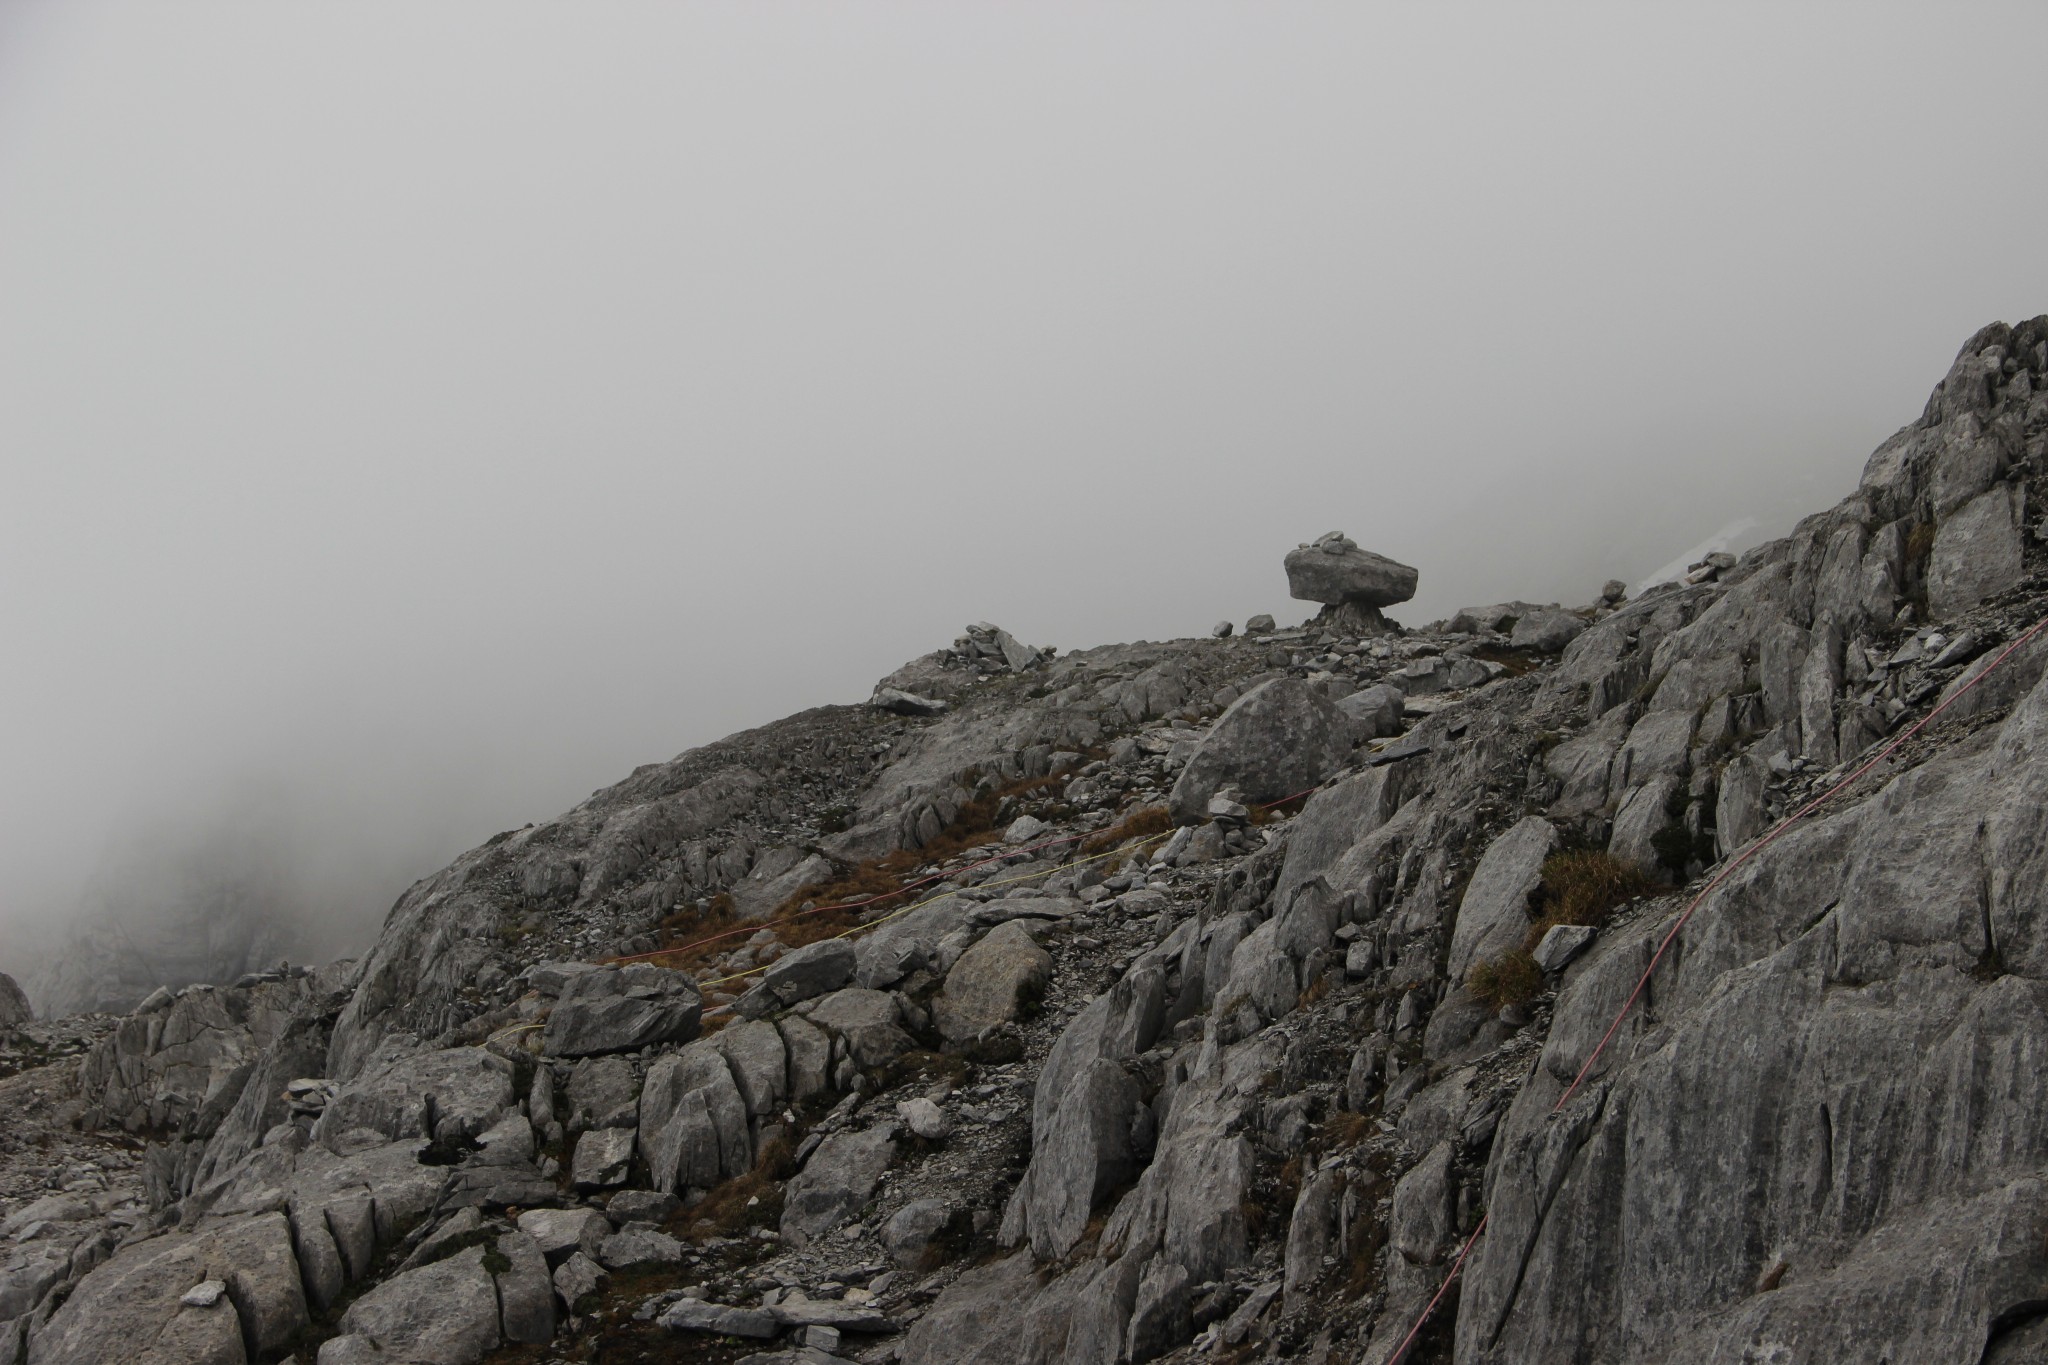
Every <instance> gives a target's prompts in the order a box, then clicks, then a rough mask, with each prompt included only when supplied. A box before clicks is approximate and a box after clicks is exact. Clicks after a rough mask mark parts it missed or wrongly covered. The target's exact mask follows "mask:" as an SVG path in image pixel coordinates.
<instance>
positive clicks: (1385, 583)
mask: <svg viewBox="0 0 2048 1365" xmlns="http://www.w3.org/2000/svg"><path fill="white" fill-rule="evenodd" d="M1416 577H1417V575H1416V572H1415V570H1413V569H1411V568H1409V567H1408V566H1407V565H1406V564H1400V563H1397V562H1395V561H1394V560H1391V559H1388V558H1387V557H1386V556H1385V555H1376V554H1374V553H1373V552H1372V551H1370V550H1361V549H1359V548H1358V546H1357V544H1356V543H1355V542H1353V541H1352V540H1351V538H1350V537H1349V536H1346V535H1345V534H1344V533H1343V532H1341V531H1332V532H1330V533H1329V534H1328V535H1326V536H1322V537H1320V538H1319V539H1317V540H1316V542H1315V543H1314V544H1313V545H1300V546H1297V547H1295V548H1294V549H1292V550H1289V551H1288V552H1287V593H1288V595H1289V596H1290V597H1295V598H1298V599H1300V600H1301V601H1304V602H1323V603H1327V604H1328V605H1330V606H1336V605H1338V604H1340V603H1345V602H1354V603H1357V604H1358V605H1359V606H1362V607H1372V608H1375V609H1377V608H1379V607H1391V606H1393V605H1394V604H1395V603H1397V602H1406V601H1407V600H1408V599H1409V598H1411V597H1413V596H1415V583H1416Z"/></svg>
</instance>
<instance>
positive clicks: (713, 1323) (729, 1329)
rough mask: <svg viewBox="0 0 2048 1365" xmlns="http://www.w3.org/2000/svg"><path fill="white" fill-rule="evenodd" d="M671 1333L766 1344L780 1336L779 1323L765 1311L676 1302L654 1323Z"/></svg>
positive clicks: (699, 1301)
mask: <svg viewBox="0 0 2048 1365" xmlns="http://www.w3.org/2000/svg"><path fill="white" fill-rule="evenodd" d="M656 1321H658V1322H659V1323H660V1324H661V1325H662V1326H663V1327H666V1328H667V1329H668V1330H669V1331H671V1332H706V1333H710V1334H712V1335H715V1336H722V1337H752V1338H754V1339H755V1340H757V1341H766V1340H768V1339H769V1338H770V1337H774V1336H779V1335H780V1334H781V1332H782V1323H781V1321H780V1320H779V1319H778V1318H777V1317H776V1316H775V1315H774V1314H773V1313H770V1312H768V1311H766V1310H765V1309H760V1308H729V1307H727V1306H726V1305H724V1304H722V1303H706V1302H705V1301H704V1300H702V1299H678V1300H676V1301H675V1302H674V1303H673V1304H670V1305H669V1306H668V1307H667V1308H666V1309H664V1310H663V1311H662V1314H661V1316H660V1317H659V1318H658V1319H656Z"/></svg>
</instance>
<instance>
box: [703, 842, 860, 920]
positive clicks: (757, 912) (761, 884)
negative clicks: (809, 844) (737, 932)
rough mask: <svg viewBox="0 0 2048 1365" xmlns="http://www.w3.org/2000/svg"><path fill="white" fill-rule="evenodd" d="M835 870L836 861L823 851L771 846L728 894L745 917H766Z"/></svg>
mask: <svg viewBox="0 0 2048 1365" xmlns="http://www.w3.org/2000/svg"><path fill="white" fill-rule="evenodd" d="M834 871H835V869H834V867H833V865H832V860H831V859H829V858H826V857H822V856H820V855H819V854H816V853H806V852H804V851H803V850H802V849H798V848H787V847H784V848H776V849H770V850H769V851H768V852H766V853H764V854H762V855H761V856H760V857H759V858H757V859H756V860H755V862H754V865H753V867H752V868H750V869H748V871H747V875H746V876H744V877H742V878H741V879H740V880H738V881H736V882H734V883H733V884H732V885H731V886H730V887H728V888H727V894H728V895H730V896H731V897H732V904H733V911H734V913H736V914H737V915H739V917H740V918H741V919H749V920H758V919H766V918H767V917H768V916H769V915H771V914H773V913H774V912H775V910H776V909H777V908H778V907H780V906H782V905H783V904H785V903H787V902H790V901H794V900H796V899H797V897H798V896H800V895H802V894H804V892H805V891H806V890H807V889H808V888H810V887H812V886H815V885H817V884H818V883H820V882H823V881H825V880H826V879H828V878H830V877H831V876H832V874H833V872H834Z"/></svg>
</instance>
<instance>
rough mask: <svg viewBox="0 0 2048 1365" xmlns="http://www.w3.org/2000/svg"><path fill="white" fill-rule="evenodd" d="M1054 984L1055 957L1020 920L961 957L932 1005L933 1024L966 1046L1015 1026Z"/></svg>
mask: <svg viewBox="0 0 2048 1365" xmlns="http://www.w3.org/2000/svg"><path fill="white" fill-rule="evenodd" d="M1051 980H1052V955H1051V954H1050V953H1048V952H1046V951H1045V949H1043V948H1041V947H1039V946H1038V944H1037V943H1036V942H1035V941H1034V940H1033V939H1032V937H1031V933H1030V931H1029V930H1028V929H1026V928H1025V927H1024V924H1023V922H1022V921H1021V920H1011V921H1009V922H1008V923H1006V924H999V925H997V926H996V927H995V928H994V929H992V930H990V931H989V932H988V934H987V936H985V937H984V938H983V939H982V940H981V942H979V943H977V944H975V945H974V946H973V947H972V948H969V949H968V950H967V951H966V952H965V953H962V954H961V955H960V960H959V961H958V962H956V963H954V964H953V970H952V971H950V972H948V973H946V985H945V988H944V989H943V990H941V991H940V992H939V996H938V998H937V999H936V1000H934V1001H933V1002H932V1019H933V1022H935V1023H936V1024H937V1025H938V1026H939V1032H940V1033H941V1034H942V1035H943V1036H944V1037H945V1038H946V1040H947V1041H948V1042H951V1043H966V1042H971V1041H973V1040H974V1039H976V1038H979V1037H980V1036H982V1035H983V1034H985V1033H987V1032H988V1031H989V1030H990V1029H993V1028H996V1027H998V1026H1000V1025H1003V1024H1008V1023H1014V1022H1015V1021H1016V1020H1017V1019H1019V1018H1021V1017H1022V1016H1023V1013H1024V1011H1025V1010H1026V1009H1028V1008H1030V1007H1031V1006H1032V1005H1034V1004H1035V1003H1036V1002H1037V999H1038V997H1039V995H1040V994H1041V993H1042V992H1043V991H1044V990H1045V987H1046V983H1047V982H1049V981H1051Z"/></svg>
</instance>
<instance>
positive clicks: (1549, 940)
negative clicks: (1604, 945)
mask: <svg viewBox="0 0 2048 1365" xmlns="http://www.w3.org/2000/svg"><path fill="white" fill-rule="evenodd" d="M1599 933H1600V931H1599V930H1598V929H1595V928H1594V927H1593V926H1592V925H1590V924H1553V925H1551V926H1550V928H1549V929H1548V930H1546V931H1545V932H1544V935H1543V938H1542V941H1541V942H1539V943H1538V944H1537V945H1536V948H1535V950H1534V951H1533V952H1532V953H1531V954H1530V956H1532V957H1534V958H1535V959H1536V965H1537V966H1539V967H1541V968H1542V969H1543V970H1544V971H1546V972H1561V971H1563V970H1564V968H1565V965H1566V964H1567V963H1569V962H1570V961H1571V960H1572V959H1573V958H1575V957H1577V956H1578V955H1579V954H1580V953H1583V952H1584V951H1586V949H1587V948H1588V947H1589V946H1590V945H1591V944H1592V942H1593V940H1594V938H1596V937H1597V936H1598V935H1599Z"/></svg>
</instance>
